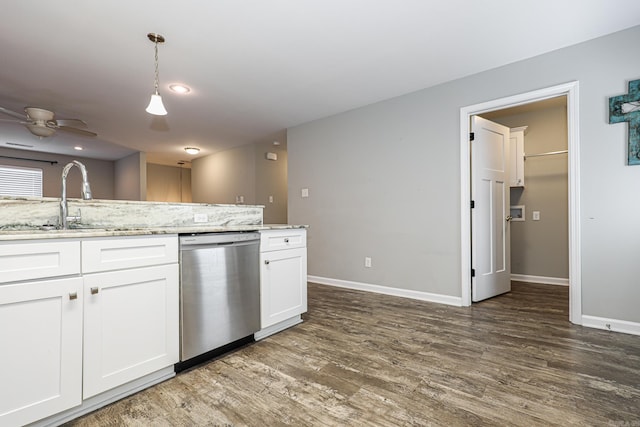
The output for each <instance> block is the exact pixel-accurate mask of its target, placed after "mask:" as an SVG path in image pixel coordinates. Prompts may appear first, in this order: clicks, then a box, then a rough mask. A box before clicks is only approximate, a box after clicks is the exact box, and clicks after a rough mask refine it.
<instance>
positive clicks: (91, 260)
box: [82, 235, 178, 273]
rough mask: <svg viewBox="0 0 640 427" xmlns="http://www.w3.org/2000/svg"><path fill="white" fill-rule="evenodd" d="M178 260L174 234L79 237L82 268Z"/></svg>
mask: <svg viewBox="0 0 640 427" xmlns="http://www.w3.org/2000/svg"><path fill="white" fill-rule="evenodd" d="M175 262H178V236H176V235H172V236H154V237H149V236H144V237H138V236H136V237H124V238H123V237H114V238H107V239H87V240H83V241H82V272H83V273H96V272H101V271H110V270H121V269H124V268H136V267H149V266H152V265H162V264H170V263H175Z"/></svg>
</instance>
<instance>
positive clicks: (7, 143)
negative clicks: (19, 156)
mask: <svg viewBox="0 0 640 427" xmlns="http://www.w3.org/2000/svg"><path fill="white" fill-rule="evenodd" d="M5 145H11V146H12V147H22V148H33V145H28V144H19V143H17V142H5Z"/></svg>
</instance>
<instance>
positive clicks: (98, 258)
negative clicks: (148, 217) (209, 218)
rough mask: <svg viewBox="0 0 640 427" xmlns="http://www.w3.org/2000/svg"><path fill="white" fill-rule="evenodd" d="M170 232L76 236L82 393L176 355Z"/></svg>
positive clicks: (174, 272) (125, 379)
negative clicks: (79, 256) (79, 245)
mask: <svg viewBox="0 0 640 427" xmlns="http://www.w3.org/2000/svg"><path fill="white" fill-rule="evenodd" d="M177 261H178V248H177V238H176V237H175V236H174V237H162V236H161V237H130V238H118V239H114V238H111V239H95V240H86V241H83V242H82V264H83V273H84V376H83V397H84V398H85V399H87V398H89V397H91V396H95V395H97V394H99V393H102V392H104V391H106V390H109V389H112V388H114V387H117V386H119V385H121V384H125V383H127V382H129V381H132V380H135V379H137V378H140V377H142V376H144V375H147V374H149V373H152V372H155V371H157V370H159V369H162V368H164V367H167V366H170V365H172V364H174V363H176V362H177V361H178V341H179V336H178V322H179V320H178V319H179V317H178V315H179V314H178V310H179V302H178V298H179V296H178V292H179V291H178V275H179V269H178V264H177Z"/></svg>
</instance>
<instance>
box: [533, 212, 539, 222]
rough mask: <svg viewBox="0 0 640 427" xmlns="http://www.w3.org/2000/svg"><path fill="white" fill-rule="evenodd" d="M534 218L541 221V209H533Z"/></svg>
mask: <svg viewBox="0 0 640 427" xmlns="http://www.w3.org/2000/svg"><path fill="white" fill-rule="evenodd" d="M533 220H534V221H540V211H533Z"/></svg>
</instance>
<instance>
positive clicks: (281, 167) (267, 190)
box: [254, 137, 287, 224]
mask: <svg viewBox="0 0 640 427" xmlns="http://www.w3.org/2000/svg"><path fill="white" fill-rule="evenodd" d="M279 141H280V145H279V146H274V145H273V141H267V142H263V143H258V144H255V145H254V149H255V170H256V187H255V197H256V198H255V203H256V204H258V205H264V223H265V224H278V223H280V224H281V223H285V224H286V222H287V142H286V137H281V138H279ZM268 152H269V153H275V154H276V155H277V156H278V160H267V158H266V154H267V153H268ZM269 196H272V197H273V202H269Z"/></svg>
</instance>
